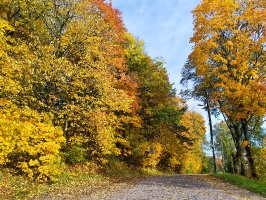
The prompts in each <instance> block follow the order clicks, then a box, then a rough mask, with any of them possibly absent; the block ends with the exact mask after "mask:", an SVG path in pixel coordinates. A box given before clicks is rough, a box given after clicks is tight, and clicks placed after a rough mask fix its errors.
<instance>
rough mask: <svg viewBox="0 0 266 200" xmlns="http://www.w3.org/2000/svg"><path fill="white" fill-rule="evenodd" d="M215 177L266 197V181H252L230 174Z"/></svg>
mask: <svg viewBox="0 0 266 200" xmlns="http://www.w3.org/2000/svg"><path fill="white" fill-rule="evenodd" d="M214 176H216V177H218V178H220V179H222V180H224V181H226V182H230V183H232V184H234V185H237V186H239V187H242V188H245V189H247V190H249V191H250V192H254V193H258V194H261V195H262V196H264V197H266V179H250V178H246V177H244V176H240V175H236V174H229V173H218V174H214Z"/></svg>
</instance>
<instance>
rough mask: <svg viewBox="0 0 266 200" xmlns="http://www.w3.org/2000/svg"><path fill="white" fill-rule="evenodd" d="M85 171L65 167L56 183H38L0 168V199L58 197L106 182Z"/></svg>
mask: <svg viewBox="0 0 266 200" xmlns="http://www.w3.org/2000/svg"><path fill="white" fill-rule="evenodd" d="M86 170H87V169H84V168H82V167H80V166H71V167H67V168H65V169H64V171H63V173H62V174H61V175H60V176H59V177H58V181H57V182H54V183H51V182H46V183H38V182H36V181H34V180H29V179H28V178H27V177H25V176H20V175H16V174H15V171H13V170H9V169H3V168H2V169H1V168H0V199H5V200H9V199H10V200H11V199H31V198H34V199H35V198H38V197H41V196H45V195H46V194H55V195H57V196H60V193H61V192H63V193H73V192H78V190H79V189H78V188H79V186H82V187H83V186H86V185H89V184H91V185H95V184H96V183H97V185H101V184H103V183H104V182H106V180H107V178H106V177H103V176H102V175H101V174H97V173H91V172H90V171H86ZM77 189H78V190H77Z"/></svg>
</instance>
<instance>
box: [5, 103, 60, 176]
mask: <svg viewBox="0 0 266 200" xmlns="http://www.w3.org/2000/svg"><path fill="white" fill-rule="evenodd" d="M0 109H1V110H0V151H1V154H0V165H12V166H14V167H15V168H17V169H19V170H20V171H21V172H22V173H25V174H27V175H28V177H29V178H31V179H33V178H36V180H38V181H46V180H48V179H50V180H54V178H55V176H56V175H57V174H58V173H60V157H59V149H60V148H61V144H62V143H64V142H65V138H64V137H63V132H62V130H61V129H60V128H58V127H54V126H53V125H52V123H51V116H49V115H48V114H44V113H38V112H37V111H33V110H31V109H30V108H27V107H25V108H19V107H17V106H16V105H14V104H13V103H12V102H11V101H7V100H3V99H2V100H1V102H0Z"/></svg>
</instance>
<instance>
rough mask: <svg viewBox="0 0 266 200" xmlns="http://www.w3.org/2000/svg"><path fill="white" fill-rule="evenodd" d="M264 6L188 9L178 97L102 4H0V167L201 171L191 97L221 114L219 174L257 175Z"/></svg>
mask: <svg viewBox="0 0 266 200" xmlns="http://www.w3.org/2000/svg"><path fill="white" fill-rule="evenodd" d="M265 5H266V4H265V2H264V1H262V0H260V1H259V0H257V1H255V0H254V1H248V0H244V1H233V0H229V1H209V0H204V1H203V2H202V3H201V4H200V5H198V6H197V8H196V9H195V10H194V11H193V16H194V31H195V33H194V36H193V37H192V38H191V42H192V43H194V47H193V50H192V53H191V54H190V56H189V58H188V61H187V63H186V64H185V65H184V67H183V69H182V76H183V79H182V81H181V83H182V84H183V85H185V86H186V85H189V86H191V84H188V83H189V82H190V81H192V83H193V84H192V85H193V88H192V89H186V90H184V91H183V92H182V95H180V96H179V94H177V93H176V90H175V89H174V88H173V84H171V83H170V81H169V77H168V74H167V70H166V68H165V66H164V65H165V63H164V61H163V60H162V59H159V58H155V59H154V58H151V57H150V56H149V55H147V53H146V52H145V48H144V41H142V40H139V39H137V38H135V37H134V36H133V34H132V33H129V32H128V31H127V30H126V28H125V26H124V24H123V20H122V18H121V13H120V11H119V10H117V9H116V8H113V6H112V3H111V2H109V1H108V2H107V1H104V0H45V1H44V0H12V1H11V0H0V167H1V168H5V169H12V170H14V171H15V172H16V174H20V175H23V176H26V177H28V178H29V179H33V180H36V181H39V182H43V181H56V178H57V177H58V175H60V173H61V172H62V171H64V170H66V169H67V167H68V166H73V165H76V164H79V165H86V166H91V167H92V166H97V167H102V168H112V167H117V166H118V167H119V166H120V167H123V166H126V167H128V168H129V169H131V170H140V171H150V170H160V171H167V172H174V173H202V172H210V169H209V166H210V165H209V164H208V162H209V161H208V157H206V155H205V152H204V150H203V144H204V141H205V132H206V128H205V121H204V119H203V117H202V116H201V115H200V114H199V113H197V112H194V111H190V110H188V106H187V104H186V101H185V99H191V98H195V99H197V100H199V101H201V102H203V103H204V104H206V103H207V102H209V103H210V106H209V107H208V108H210V111H211V114H212V115H213V116H218V115H220V116H223V118H224V121H223V122H221V123H219V124H216V125H215V126H214V134H215V135H214V138H215V144H214V145H215V150H216V151H217V156H218V157H220V158H222V159H223V162H222V164H221V165H222V166H221V169H220V170H222V171H227V172H234V173H239V174H243V175H250V176H253V177H258V176H265V174H266V170H265V169H266V161H265V160H266V158H265V154H266V153H265V142H266V141H265V132H264V129H263V126H262V125H263V120H264V119H263V117H264V115H265V113H266V105H265V104H266V96H265V93H266V85H265V84H266V75H265V71H266V52H265V44H266V37H265V21H266V12H265ZM136 23H137V22H136ZM181 97H182V98H181ZM205 108H206V109H207V107H205ZM263 139H264V140H263Z"/></svg>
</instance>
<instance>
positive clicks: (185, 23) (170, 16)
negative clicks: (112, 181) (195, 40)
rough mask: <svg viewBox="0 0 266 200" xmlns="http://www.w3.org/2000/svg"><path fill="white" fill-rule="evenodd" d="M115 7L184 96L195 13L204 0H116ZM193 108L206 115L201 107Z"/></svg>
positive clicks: (194, 105) (114, 1)
mask: <svg viewBox="0 0 266 200" xmlns="http://www.w3.org/2000/svg"><path fill="white" fill-rule="evenodd" d="M112 2H113V7H115V8H118V9H119V10H120V11H121V12H122V18H123V20H124V24H125V26H126V28H127V30H128V31H129V32H130V33H132V34H133V35H134V36H135V37H137V38H139V39H141V40H144V42H145V50H146V53H147V54H148V55H149V56H150V57H151V58H156V57H162V58H163V59H164V60H165V62H166V64H165V67H166V69H167V71H168V74H169V79H170V82H171V83H175V85H174V87H175V88H176V89H177V92H180V90H181V88H182V87H181V85H180V83H179V82H180V78H181V76H180V74H181V68H182V67H183V65H184V64H185V62H186V60H187V57H188V55H189V54H190V52H191V48H192V44H190V43H189V39H190V37H192V36H193V18H192V13H191V11H192V10H193V9H194V8H195V7H196V6H197V5H198V4H199V3H200V2H201V1H200V0H189V1H188V0H164V1H162V0H112ZM189 105H190V108H191V109H193V110H196V111H198V112H201V113H202V109H200V108H197V103H195V102H194V101H190V102H189Z"/></svg>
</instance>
